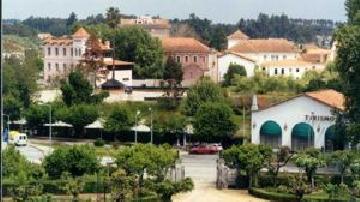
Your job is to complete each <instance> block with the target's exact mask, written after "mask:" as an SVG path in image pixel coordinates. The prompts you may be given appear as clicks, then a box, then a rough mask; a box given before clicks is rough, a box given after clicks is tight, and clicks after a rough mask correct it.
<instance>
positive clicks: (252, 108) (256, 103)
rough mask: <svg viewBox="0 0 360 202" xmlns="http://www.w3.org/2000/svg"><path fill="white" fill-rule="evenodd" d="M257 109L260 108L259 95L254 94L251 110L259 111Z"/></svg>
mask: <svg viewBox="0 0 360 202" xmlns="http://www.w3.org/2000/svg"><path fill="white" fill-rule="evenodd" d="M257 110H259V105H258V98H257V95H255V94H254V95H253V98H252V106H251V111H257Z"/></svg>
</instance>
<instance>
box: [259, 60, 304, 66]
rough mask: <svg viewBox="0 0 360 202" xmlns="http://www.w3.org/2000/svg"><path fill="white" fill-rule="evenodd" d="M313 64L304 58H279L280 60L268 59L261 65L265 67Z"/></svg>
mask: <svg viewBox="0 0 360 202" xmlns="http://www.w3.org/2000/svg"><path fill="white" fill-rule="evenodd" d="M309 65H311V62H307V61H304V60H278V61H268V62H263V63H262V64H261V65H260V66H263V67H294V66H299V67H301V66H302V67H306V66H309Z"/></svg>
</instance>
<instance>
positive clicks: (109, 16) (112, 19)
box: [106, 7, 121, 29]
mask: <svg viewBox="0 0 360 202" xmlns="http://www.w3.org/2000/svg"><path fill="white" fill-rule="evenodd" d="M120 17H121V14H120V10H119V8H117V7H110V8H109V9H108V10H107V12H106V21H107V24H108V25H109V26H110V28H112V29H115V28H116V26H117V25H118V24H119V23H120Z"/></svg>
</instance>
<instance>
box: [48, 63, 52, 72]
mask: <svg viewBox="0 0 360 202" xmlns="http://www.w3.org/2000/svg"><path fill="white" fill-rule="evenodd" d="M48 70H49V71H51V63H50V62H48Z"/></svg>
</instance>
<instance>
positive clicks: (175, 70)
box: [164, 57, 183, 84]
mask: <svg viewBox="0 0 360 202" xmlns="http://www.w3.org/2000/svg"><path fill="white" fill-rule="evenodd" d="M164 79H166V80H168V79H171V80H175V81H176V83H177V84H180V83H181V81H182V80H183V71H182V66H181V63H179V62H176V61H175V60H174V59H173V58H171V57H169V58H168V60H167V62H166V64H165V67H164Z"/></svg>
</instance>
